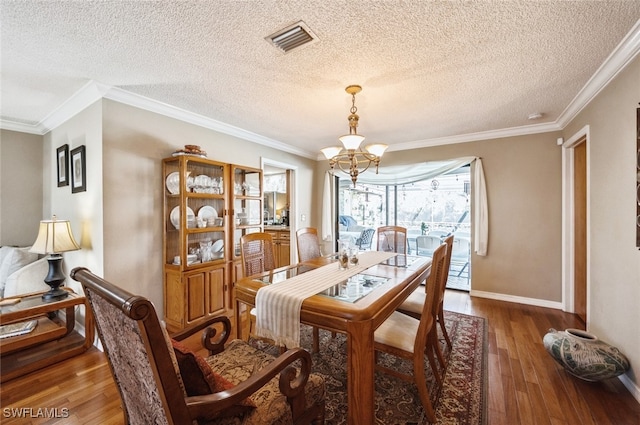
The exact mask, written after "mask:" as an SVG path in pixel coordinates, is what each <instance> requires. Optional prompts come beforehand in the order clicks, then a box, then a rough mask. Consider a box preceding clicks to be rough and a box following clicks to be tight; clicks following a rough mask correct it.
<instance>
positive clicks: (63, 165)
mask: <svg viewBox="0 0 640 425" xmlns="http://www.w3.org/2000/svg"><path fill="white" fill-rule="evenodd" d="M56 158H57V164H58V187H62V186H69V145H62V146H60V147H59V148H58V149H56Z"/></svg>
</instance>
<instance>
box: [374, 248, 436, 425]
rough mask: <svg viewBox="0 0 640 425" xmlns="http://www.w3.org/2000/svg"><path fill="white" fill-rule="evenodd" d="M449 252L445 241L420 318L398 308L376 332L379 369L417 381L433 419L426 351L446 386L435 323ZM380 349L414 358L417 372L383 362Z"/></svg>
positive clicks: (434, 266)
mask: <svg viewBox="0 0 640 425" xmlns="http://www.w3.org/2000/svg"><path fill="white" fill-rule="evenodd" d="M446 252H447V246H446V245H445V244H442V245H440V246H439V247H438V248H437V249H436V250H435V251H434V253H433V261H432V263H431V273H430V274H429V277H428V278H427V282H426V287H427V297H426V300H425V303H424V305H423V307H422V315H421V316H420V319H416V318H414V317H411V316H408V315H406V314H402V313H400V312H398V311H394V312H393V313H391V316H389V317H388V318H387V319H386V320H385V321H384V322H382V324H381V325H380V326H379V327H378V328H377V329H376V330H375V333H374V340H375V342H374V348H375V350H376V369H377V370H380V371H381V372H385V373H387V374H390V375H392V376H395V377H398V378H400V379H403V380H405V381H408V382H412V383H413V384H415V385H416V387H417V388H418V394H419V395H420V401H421V402H422V406H423V407H424V410H425V413H426V415H427V418H428V419H429V421H431V422H432V423H435V422H436V417H435V412H434V410H433V406H432V404H431V400H430V398H429V388H428V387H427V377H426V375H425V362H424V358H425V354H426V357H427V359H428V361H429V365H430V366H431V370H432V371H433V375H434V377H435V379H436V382H437V384H438V386H442V379H443V378H442V377H441V376H440V374H439V372H438V368H437V366H436V361H435V358H434V351H435V346H436V345H437V344H438V341H437V338H434V334H433V332H432V330H433V329H434V326H435V311H436V307H437V305H436V302H437V299H438V298H437V293H438V285H440V283H441V281H442V275H443V268H444V261H445V255H446ZM380 352H383V353H387V354H390V355H393V356H397V357H401V358H404V359H407V360H411V361H412V362H413V374H411V375H410V374H405V373H402V372H399V371H397V370H395V369H391V368H389V367H386V366H383V365H381V364H380V363H379V362H378V359H377V357H378V354H379V353H380Z"/></svg>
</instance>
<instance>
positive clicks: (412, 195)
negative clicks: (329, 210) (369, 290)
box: [337, 166, 471, 290]
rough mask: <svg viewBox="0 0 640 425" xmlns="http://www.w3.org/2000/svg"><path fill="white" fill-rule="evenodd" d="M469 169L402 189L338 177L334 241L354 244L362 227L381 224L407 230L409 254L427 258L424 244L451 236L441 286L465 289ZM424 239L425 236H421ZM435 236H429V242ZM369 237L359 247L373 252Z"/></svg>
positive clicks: (468, 218) (401, 187) (469, 188)
mask: <svg viewBox="0 0 640 425" xmlns="http://www.w3.org/2000/svg"><path fill="white" fill-rule="evenodd" d="M469 169H470V167H469V166H464V167H461V168H458V169H457V170H454V171H451V172H449V173H446V174H441V175H439V176H437V177H435V178H432V179H427V180H422V181H418V182H414V183H409V184H403V185H389V186H386V185H375V184H365V183H358V184H357V185H356V186H355V187H354V186H353V183H352V182H351V180H349V179H348V178H346V179H340V182H339V190H338V202H337V207H338V211H337V215H338V217H339V220H338V221H339V233H338V235H339V236H338V237H339V239H347V238H351V239H353V240H356V239H357V238H358V237H360V236H361V235H362V233H363V232H364V231H365V230H366V229H370V228H372V229H377V228H378V227H380V226H384V225H396V226H402V227H406V228H407V233H408V239H409V252H410V254H413V255H429V253H430V252H429V250H428V249H427V248H425V249H423V247H424V245H423V244H424V243H426V241H427V240H436V241H437V240H442V239H443V238H444V237H445V236H447V235H449V234H453V235H454V236H455V238H454V239H455V240H456V241H457V243H456V246H455V247H454V250H453V255H452V260H451V269H450V273H449V282H448V283H447V287H452V288H456V289H463V290H469V280H470V276H471V270H470V260H469V258H470V246H471V243H470V241H471V228H470V227H471V220H470V209H471V205H470V204H471V182H470V173H469ZM424 236H428V238H425V237H424ZM434 237H435V238H434ZM375 248H376V247H375V239H374V242H373V243H372V244H371V247H370V248H369V247H368V246H367V247H366V248H365V249H375Z"/></svg>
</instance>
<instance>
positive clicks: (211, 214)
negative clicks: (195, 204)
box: [198, 205, 218, 221]
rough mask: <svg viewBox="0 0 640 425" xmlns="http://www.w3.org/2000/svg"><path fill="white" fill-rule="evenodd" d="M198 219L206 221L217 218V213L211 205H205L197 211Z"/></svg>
mask: <svg viewBox="0 0 640 425" xmlns="http://www.w3.org/2000/svg"><path fill="white" fill-rule="evenodd" d="M198 218H199V219H200V220H204V221H207V220H208V219H210V218H218V211H216V209H215V208H213V207H212V206H211V205H205V206H204V207H200V209H199V210H198Z"/></svg>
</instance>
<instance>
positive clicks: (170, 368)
mask: <svg viewBox="0 0 640 425" xmlns="http://www.w3.org/2000/svg"><path fill="white" fill-rule="evenodd" d="M71 277H72V278H73V279H75V280H77V281H79V282H80V283H81V284H82V288H83V290H84V293H85V295H86V297H87V301H88V304H89V306H90V308H91V311H92V313H93V316H94V318H95V323H96V326H97V330H98V335H99V336H100V340H101V341H102V346H103V347H104V352H105V354H106V356H107V360H108V362H109V366H110V368H111V372H112V374H113V377H114V380H115V383H116V386H117V387H118V391H119V392H120V398H121V401H122V410H123V412H124V423H126V424H133V425H147V424H163V425H164V424H166V425H169V424H195V423H196V422H197V423H198V424H199V425H203V424H209V425H217V424H229V423H240V422H242V423H243V424H249V423H260V424H263V423H269V424H271V423H295V424H321V423H323V422H324V394H325V388H324V378H323V377H322V376H319V375H315V374H311V373H310V368H311V357H310V355H309V353H307V352H305V351H304V350H303V349H300V348H298V349H293V350H289V351H287V352H286V353H284V354H283V355H281V356H279V357H278V358H274V357H273V356H271V355H268V354H266V353H264V352H262V351H260V350H257V349H255V348H253V347H252V346H250V345H249V344H247V343H245V342H244V341H240V340H234V341H231V342H228V341H227V339H228V337H229V335H230V332H231V322H230V321H229V318H227V317H224V316H223V317H217V318H213V319H210V320H208V321H205V323H203V324H201V325H198V326H196V327H194V328H191V329H188V330H185V331H182V332H179V333H178V334H175V335H174V336H173V337H174V338H173V340H172V339H171V338H169V335H168V333H167V332H166V329H165V328H164V326H163V325H162V324H161V323H160V321H159V320H158V316H157V314H156V311H155V308H154V306H153V304H152V303H151V302H150V301H149V300H147V299H146V298H144V297H141V296H135V295H133V294H131V293H129V292H127V291H125V290H123V289H121V288H119V287H117V286H115V285H113V284H111V283H109V282H107V281H105V280H103V279H101V278H100V277H98V276H96V275H94V274H93V273H91V272H90V271H89V270H88V269H86V268H75V269H73V271H72V272H71ZM214 324H215V326H216V327H215V328H214V327H212V326H211V325H214ZM220 326H221V327H222V332H221V333H218V330H219V329H220ZM202 329H205V330H204V332H203V335H202V344H203V347H204V348H206V349H207V350H209V354H210V355H209V357H207V358H206V359H205V358H203V357H201V356H199V355H197V354H195V353H194V352H192V351H190V350H189V349H188V348H186V347H185V346H184V345H183V344H181V343H180V342H179V341H181V340H183V339H184V338H186V337H188V336H190V335H193V334H195V332H198V331H200V330H202ZM214 337H215V339H214ZM294 362H295V363H296V364H300V368H299V369H297V368H294V367H293V365H292V363H294ZM234 419H235V422H234Z"/></svg>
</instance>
